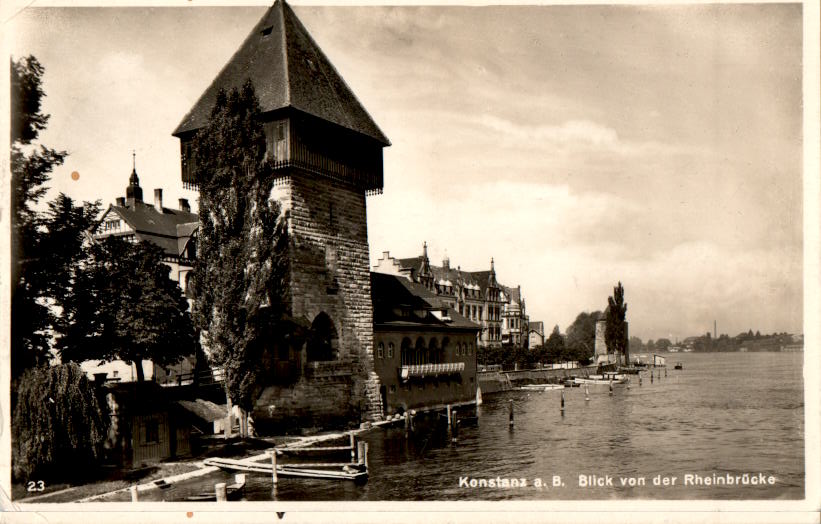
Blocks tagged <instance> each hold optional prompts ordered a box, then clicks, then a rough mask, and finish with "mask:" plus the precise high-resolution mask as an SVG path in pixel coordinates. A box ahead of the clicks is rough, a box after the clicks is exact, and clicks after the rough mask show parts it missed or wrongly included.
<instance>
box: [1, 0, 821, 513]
mask: <svg viewBox="0 0 821 524" xmlns="http://www.w3.org/2000/svg"><path fill="white" fill-rule="evenodd" d="M271 3H272V2H271V1H269V0H252V1H247V0H246V1H243V2H242V5H260V6H268V5H270V4H271ZM289 3H293V4H295V5H351V4H353V5H391V4H395V5H402V3H401V2H398V1H397V0H389V1H373V0H354V1H353V2H346V1H344V0H301V1H299V0H298V1H295V2H289ZM417 3H423V4H428V5H444V4H459V5H487V4H498V5H516V4H521V3H523V2H510V1H494V2H477V1H472V0H460V1H456V2H452V1H447V0H427V1H423V2H417ZM524 3H528V4H533V3H536V4H541V3H550V4H579V3H583V4H634V3H636V2H626V1H619V0H616V1H602V0H588V1H582V2H576V1H566V0H565V1H556V2H524ZM645 3H649V2H645ZM652 3H657V4H679V3H682V2H676V1H672V0H661V1H659V0H656V1H654V2H652ZM686 3H690V4H709V3H715V2H709V1H706V0H696V1H690V2H686ZM723 3H781V2H778V0H765V1H761V0H758V1H756V2H743V1H741V0H732V1H729V2H723ZM796 3H802V4H803V18H804V20H803V44H804V45H803V65H804V71H803V91H804V126H803V140H804V166H803V167H804V177H803V195H804V336H805V351H804V401H805V403H804V405H805V408H804V409H805V413H804V417H805V418H804V427H805V435H804V438H805V454H804V456H805V498H804V500H799V501H792V500H790V501H778V500H776V501H757V500H743V501H702V500H596V501H587V500H581V501H509V502H476V501H472V502H463V501H458V502H445V501H437V502H320V503H317V502H243V503H242V504H241V505H237V504H224V505H217V504H210V503H197V504H193V505H192V504H190V503H189V504H187V503H140V504H139V505H138V506H137V507H136V508H135V506H134V505H133V504H130V503H89V504H48V503H40V504H36V503H35V504H25V503H11V502H10V501H9V497H8V496H6V494H8V493H10V487H11V479H10V476H11V474H10V467H9V466H10V457H11V452H10V451H11V445H10V427H9V422H10V421H9V414H8V406H9V402H10V394H9V377H8V372H7V370H8V365H7V364H6V365H4V366H2V367H0V409H2V412H1V413H2V419H0V422H2V426H0V428H1V429H2V434H0V504H2V509H3V510H4V511H5V512H6V513H4V514H3V516H2V517H0V519H2V520H3V521H13V522H29V521H32V522H34V521H37V522H43V521H49V522H64V521H72V522H80V521H82V522H86V523H89V524H91V523H96V522H111V521H115V520H116V521H117V522H120V523H122V524H126V523H130V522H156V521H158V520H163V521H174V522H226V521H235V520H236V521H239V522H266V523H267V522H277V521H279V520H280V519H279V518H278V516H277V515H276V513H275V512H277V511H280V512H285V513H286V514H285V516H284V518H283V519H282V520H283V521H287V522H297V521H299V522H326V521H333V522H367V521H378V522H398V521H402V522H405V521H416V522H419V521H420V520H433V521H448V522H476V521H477V520H480V521H492V522H537V521H550V522H602V521H606V522H608V523H621V522H662V521H663V522H749V523H764V522H816V523H817V522H821V416H819V413H821V409H820V408H821V405H820V404H819V398H821V359H819V354H820V353H819V351H820V346H821V344H819V342H821V299H820V298H819V290H821V243H820V242H819V237H820V236H821V207H820V206H819V204H821V175H820V172H819V166H820V165H821V157H820V156H819V145H820V144H821V130H820V129H821V110H819V105H820V104H819V99H820V98H821V82H819V66H820V64H819V58H820V57H821V54H820V53H819V46H820V44H821V42H819V38H820V37H819V25H821V24H820V20H819V16H821V10H820V9H819V2H818V0H804V1H803V2H796ZM98 5H101V2H100V1H93V0H78V1H55V0H46V1H36V2H35V1H32V2H28V3H20V2H19V1H15V2H4V3H2V4H0V21H2V22H5V21H7V20H8V19H9V18H10V17H12V16H14V13H15V12H17V11H18V10H20V9H22V8H24V7H28V6H37V7H45V6H71V7H80V6H98ZM105 5H110V6H119V7H125V6H217V5H237V4H232V3H230V2H225V1H219V0H213V1H212V0H196V1H189V0H168V1H166V0H153V1H152V0H136V1H134V0H130V1H129V0H114V1H109V2H105ZM8 38H9V36H8V34H7V32H6V31H4V32H3V56H4V57H6V56H8V53H7V49H8V45H9V41H8ZM8 64H9V62H8V60H5V61H4V63H3V68H2V72H0V92H2V93H3V96H0V115H2V122H3V126H2V127H0V144H8V143H9V135H8V131H9V130H8V125H7V118H8V114H9V106H8V97H7V95H6V93H8V92H9V84H8V82H9V73H8V69H7V68H8ZM8 165H9V164H8V150H7V149H5V148H4V149H3V150H2V152H0V249H2V251H0V253H2V255H0V362H2V363H4V364H5V363H7V362H8V357H9V352H8V329H9V308H8V307H7V305H8V304H9V302H10V293H9V286H8V280H7V278H2V277H3V276H5V275H9V274H10V273H9V272H10V265H9V257H8V253H9V235H8V233H9V229H8V228H9V203H10V196H11V195H10V188H9V171H8ZM135 510H136V511H135ZM8 511H19V512H17V513H8ZM189 511H190V512H193V514H192V515H191V516H189V515H188V513H187V512H189Z"/></svg>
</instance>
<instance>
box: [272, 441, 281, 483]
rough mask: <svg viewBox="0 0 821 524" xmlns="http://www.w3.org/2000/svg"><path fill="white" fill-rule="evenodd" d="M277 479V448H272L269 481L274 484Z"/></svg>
mask: <svg viewBox="0 0 821 524" xmlns="http://www.w3.org/2000/svg"><path fill="white" fill-rule="evenodd" d="M278 481H279V479H277V450H276V449H274V450H272V451H271V482H272V483H273V484H274V486H276V485H277V482H278Z"/></svg>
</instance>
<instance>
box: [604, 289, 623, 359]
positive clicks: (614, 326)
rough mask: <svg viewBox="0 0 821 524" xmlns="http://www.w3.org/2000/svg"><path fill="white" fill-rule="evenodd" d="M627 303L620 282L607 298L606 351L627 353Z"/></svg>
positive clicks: (620, 353) (618, 353) (619, 353)
mask: <svg viewBox="0 0 821 524" xmlns="http://www.w3.org/2000/svg"><path fill="white" fill-rule="evenodd" d="M626 316H627V304H626V303H625V302H624V288H623V287H622V285H621V282H619V284H618V285H617V286H616V287H614V288H613V296H611V297H608V298H607V314H606V318H605V320H606V325H605V330H604V342H605V344H606V345H607V352H608V353H616V354H617V355H625V356H626V355H627V330H626V328H627V326H626V325H625V317H626Z"/></svg>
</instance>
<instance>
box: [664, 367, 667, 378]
mask: <svg viewBox="0 0 821 524" xmlns="http://www.w3.org/2000/svg"><path fill="white" fill-rule="evenodd" d="M664 378H667V368H666V367H665V368H664Z"/></svg>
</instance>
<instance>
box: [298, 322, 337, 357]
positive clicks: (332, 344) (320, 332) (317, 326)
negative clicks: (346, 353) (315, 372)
mask: <svg viewBox="0 0 821 524" xmlns="http://www.w3.org/2000/svg"><path fill="white" fill-rule="evenodd" d="M338 353H339V336H338V335H337V332H336V327H335V326H334V323H333V320H331V317H329V316H328V315H327V314H325V313H324V312H323V313H320V314H318V315H317V316H316V318H315V319H314V321H313V322H312V323H311V333H310V335H309V336H308V346H307V354H306V356H307V358H308V362H314V361H321V360H336V358H337V356H338Z"/></svg>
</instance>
